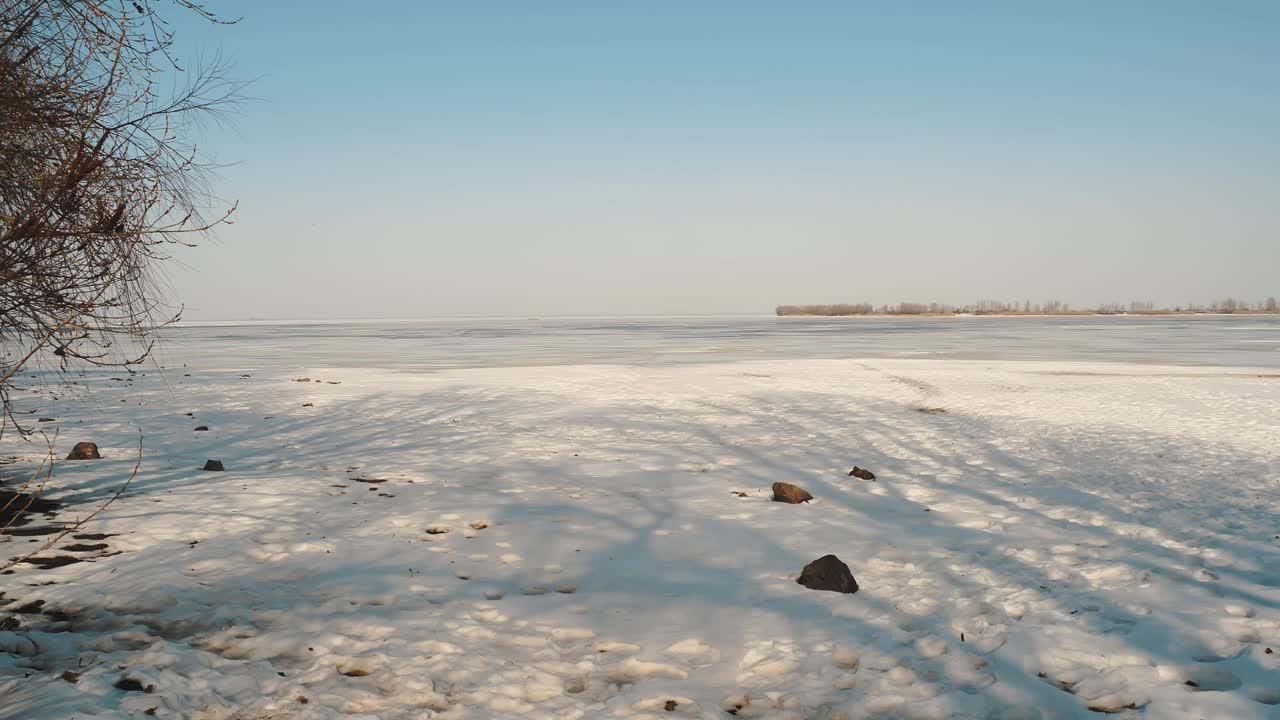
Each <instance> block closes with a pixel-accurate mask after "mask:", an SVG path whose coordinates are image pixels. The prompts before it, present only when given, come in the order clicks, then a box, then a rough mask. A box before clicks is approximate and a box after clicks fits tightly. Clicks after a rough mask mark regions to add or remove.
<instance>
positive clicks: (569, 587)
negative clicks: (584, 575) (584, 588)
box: [556, 583, 578, 595]
mask: <svg viewBox="0 0 1280 720" xmlns="http://www.w3.org/2000/svg"><path fill="white" fill-rule="evenodd" d="M556 592H558V593H560V594H561V595H572V594H574V593H576V592H578V586H577V585H574V584H573V583H560V584H559V585H557V586H556Z"/></svg>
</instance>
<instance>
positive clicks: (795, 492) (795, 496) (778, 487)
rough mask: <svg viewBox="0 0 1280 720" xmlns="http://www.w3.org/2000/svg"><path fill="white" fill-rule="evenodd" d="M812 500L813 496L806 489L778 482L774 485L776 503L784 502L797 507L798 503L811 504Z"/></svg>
mask: <svg viewBox="0 0 1280 720" xmlns="http://www.w3.org/2000/svg"><path fill="white" fill-rule="evenodd" d="M812 499H813V496H812V495H810V494H809V491H808V490H805V489H804V488H801V487H796V486H795V485H792V484H791V483H784V482H776V483H774V484H773V501H774V502H784V503H791V504H792V505H795V504H797V503H804V502H809V501H810V500H812Z"/></svg>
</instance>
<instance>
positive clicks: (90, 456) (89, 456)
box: [67, 442, 102, 460]
mask: <svg viewBox="0 0 1280 720" xmlns="http://www.w3.org/2000/svg"><path fill="white" fill-rule="evenodd" d="M67 459H68V460H100V459H102V456H101V455H99V454H98V446H97V445H94V444H93V443H91V442H78V443H76V446H75V447H73V448H71V452H70V453H69V454H68V455H67Z"/></svg>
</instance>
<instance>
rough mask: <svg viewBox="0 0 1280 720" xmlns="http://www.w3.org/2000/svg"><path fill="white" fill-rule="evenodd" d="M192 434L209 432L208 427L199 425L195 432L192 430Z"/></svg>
mask: <svg viewBox="0 0 1280 720" xmlns="http://www.w3.org/2000/svg"><path fill="white" fill-rule="evenodd" d="M192 432H209V426H208V425H201V426H199V427H197V428H196V429H195V430H193V431H192Z"/></svg>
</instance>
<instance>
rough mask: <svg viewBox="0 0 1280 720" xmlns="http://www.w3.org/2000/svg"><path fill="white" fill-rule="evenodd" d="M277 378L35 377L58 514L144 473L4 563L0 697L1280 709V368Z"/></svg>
mask: <svg viewBox="0 0 1280 720" xmlns="http://www.w3.org/2000/svg"><path fill="white" fill-rule="evenodd" d="M253 370H254V369H253V368H251V367H246V368H235V369H229V370H227V371H219V372H201V371H200V370H199V369H193V370H190V371H189V372H190V373H191V376H190V377H183V376H181V375H180V374H178V373H174V372H172V371H170V372H169V373H168V374H167V375H166V376H165V377H163V378H162V377H160V376H159V375H158V374H156V373H154V372H152V373H149V374H148V375H147V376H145V377H143V376H135V377H134V378H133V379H132V380H131V381H111V380H110V379H109V377H108V376H107V375H101V376H99V375H91V376H88V377H87V378H86V380H85V383H86V386H87V388H88V390H87V392H84V393H81V394H80V395H79V396H78V397H73V398H68V397H63V396H64V395H65V394H64V393H62V392H60V391H58V390H57V389H56V388H53V387H52V386H51V387H49V388H43V387H40V386H38V385H37V386H35V387H34V389H33V391H32V392H30V393H28V397H27V398H26V399H27V400H39V402H38V403H37V404H39V412H40V413H42V414H46V415H50V416H56V417H57V418H58V421H57V422H58V424H59V426H60V428H61V433H62V439H63V440H66V441H68V442H74V441H77V440H93V441H94V442H97V443H98V444H99V446H100V448H101V450H102V453H103V456H104V459H103V460H98V461H85V462H80V463H71V462H68V463H62V464H60V466H59V469H58V480H57V489H58V494H59V495H60V496H61V497H62V498H63V499H66V500H70V501H72V502H74V501H77V500H86V499H91V498H93V497H100V496H101V494H102V493H104V492H107V491H108V490H109V489H110V488H111V487H113V484H114V483H116V482H118V481H119V480H120V479H121V478H122V477H123V476H125V475H126V474H127V473H128V470H129V469H130V468H131V467H132V461H131V459H130V456H131V454H132V453H133V452H134V449H133V448H132V446H131V445H132V443H134V442H135V441H136V430H137V428H138V427H141V428H142V429H143V430H144V431H145V433H146V440H145V443H146V450H145V463H144V465H143V470H142V472H141V473H140V474H139V477H138V479H137V480H136V481H135V485H134V487H133V489H132V490H131V491H130V493H129V494H128V495H127V496H125V497H124V498H123V499H122V500H121V501H120V502H119V503H118V504H117V505H116V506H115V507H114V508H113V509H112V510H111V511H110V512H109V513H108V514H106V515H105V516H104V517H103V518H102V520H100V521H97V522H95V523H94V524H93V526H92V527H91V528H87V531H88V532H90V533H93V534H95V537H96V536H99V535H100V536H102V538H101V543H102V544H105V545H106V546H107V547H106V548H100V549H95V550H92V551H79V556H80V557H82V558H83V559H84V561H82V562H76V563H73V564H68V565H65V566H63V567H57V568H54V569H49V570H40V569H38V568H34V567H24V568H21V569H19V570H18V572H16V573H14V574H12V575H6V576H0V591H3V592H4V597H3V598H2V599H0V603H3V606H0V620H3V619H4V618H8V617H13V618H16V619H17V621H18V625H17V626H16V627H12V624H11V623H10V624H8V625H6V626H5V627H7V628H8V629H5V630H0V717H3V718H14V719H16V718H23V719H24V720H64V719H65V718H73V717H74V718H141V717H148V715H146V713H148V712H149V713H151V715H150V716H154V717H160V718H205V719H212V718H225V719H233V718H234V719H237V720H241V719H243V720H260V719H265V718H322V719H323V718H348V719H349V718H360V719H365V718H367V719H374V718H376V719H378V720H399V719H401V718H406V719H407V718H423V717H438V718H494V717H516V716H520V717H528V718H613V717H619V718H661V717H691V718H725V717H733V716H736V717H739V718H782V719H786V718H794V719H796V720H800V719H806V720H807V719H817V720H822V719H827V720H836V719H838V718H848V719H862V718H867V719H869V718H882V719H890V718H904V719H910V720H915V719H934V718H982V719H984V720H985V719H1005V720H1013V719H1015V718H1016V719H1028V720H1033V719H1046V720H1047V719H1049V718H1090V717H1100V716H1101V714H1111V715H1112V716H1114V717H1118V718H1125V717H1129V718H1149V719H1152V720H1155V719H1159V720H1166V719H1168V720H1172V719H1175V718H1177V719H1184V718H1185V719H1192V718H1195V719H1198V718H1213V719H1214V720H1217V719H1220V718H1242V719H1250V718H1257V719H1271V720H1275V718H1278V717H1280V538H1278V537H1277V536H1278V535H1280V526H1278V523H1277V517H1280V476H1278V473H1280V459H1278V458H1277V457H1276V453H1277V448H1280V437H1278V436H1277V433H1278V432H1280V379H1277V378H1275V377H1274V373H1270V372H1267V371H1258V372H1252V371H1244V370H1240V369H1230V370H1227V369H1222V370H1215V369H1205V368H1194V369H1191V368H1161V367H1146V366H1142V367H1140V366H1126V365H1103V364H1087V365H1086V364H1037V363H965V362H953V361H948V362H936V361H906V360H901V361H899V360H866V361H857V360H850V361H771V362H760V363H735V364H719V365H698V366H682V367H676V366H671V367H622V366H611V367H599V366H596V367H591V366H576V367H541V368H506V369H492V370H460V371H450V372H445V373H438V374H433V375H408V374H400V373H393V372H387V371H382V370H377V369H367V370H352V369H343V370H326V369H324V368H308V369H306V370H305V372H303V371H299V372H298V375H297V376H292V377H273V376H266V375H261V376H260V375H259V374H258V373H255V372H253ZM241 375H250V376H251V377H247V378H245V377H241ZM298 376H305V377H309V378H323V379H324V380H326V381H329V380H332V381H334V382H339V381H340V383H341V384H330V383H329V382H315V381H312V382H309V383H299V382H294V380H295V379H296V377H298ZM178 383H182V384H181V385H180V386H179V385H178ZM51 393H52V394H56V395H58V396H60V397H61V399H59V400H57V401H54V400H52V399H50V394H51ZM122 400H123V401H124V402H121V401H122ZM308 404H309V406H307V407H304V405H308ZM187 412H191V413H192V415H193V417H188V416H187V415H185V414H184V413H187ZM267 417H270V418H271V419H265V418H267ZM196 425H205V426H208V427H209V428H210V430H209V431H208V432H200V433H193V432H192V428H193V427H195V426H196ZM5 443H6V444H5V445H4V446H3V448H0V450H2V452H0V456H4V457H7V456H8V455H17V456H18V457H19V459H18V461H17V462H15V463H12V464H10V465H6V466H5V468H4V469H6V470H9V469H12V470H14V471H15V472H16V471H19V470H21V469H22V468H25V467H31V466H32V463H33V462H34V451H33V449H32V446H29V445H19V444H17V443H11V442H10V441H9V440H8V436H6V441H5ZM209 458H216V459H219V460H221V461H223V463H224V464H225V466H226V470H225V472H222V473H206V472H201V471H200V470H198V468H199V467H200V466H201V465H202V464H203V463H204V461H205V460H206V459H209ZM854 464H857V465H860V466H862V467H867V468H871V469H873V470H874V472H875V473H876V475H877V479H876V480H874V481H867V480H859V479H857V478H851V477H848V476H847V474H846V473H847V471H848V469H849V468H850V467H852V466H853V465H854ZM776 481H785V482H789V483H794V484H796V485H799V486H801V487H803V488H805V489H807V490H808V491H810V492H811V493H812V494H813V495H814V497H815V499H814V500H813V501H812V502H810V503H806V504H801V505H788V504H784V503H775V502H771V501H770V490H769V488H770V485H771V484H772V483H773V482H776ZM77 511H78V510H77V509H76V507H75V506H73V507H72V508H71V509H70V510H69V511H68V512H69V513H70V514H72V515H73V514H74V513H75V512H77ZM69 516H70V515H64V516H63V517H64V519H65V517H69ZM29 539H30V538H28V537H12V538H8V539H7V541H4V542H2V543H0V548H3V550H4V553H5V555H6V556H15V555H18V554H20V553H22V552H25V548H26V547H27V546H28V545H29V543H28V540H29ZM71 542H73V540H71V539H70V538H68V540H67V541H66V542H65V543H64V545H66V544H68V543H71ZM74 542H79V543H87V542H89V541H85V540H76V541H74ZM95 542H96V541H95ZM63 553H66V554H72V555H76V554H77V553H76V552H72V551H69V550H65V551H64V550H62V549H56V550H54V551H51V552H50V553H46V554H52V555H57V554H63ZM827 553H835V554H837V555H839V556H840V558H841V559H842V560H844V561H845V562H846V563H848V565H849V566H850V567H851V568H852V570H853V573H854V575H855V576H856V578H857V581H858V584H859V585H860V590H859V592H858V593H857V594H855V595H843V594H839V593H827V592H815V591H810V590H807V589H805V588H804V587H802V586H800V585H798V584H796V582H795V577H796V576H797V574H798V573H799V571H800V569H801V568H802V567H803V566H804V564H805V563H807V562H809V561H811V560H813V559H815V558H817V557H819V556H821V555H824V554H827ZM1269 649H1270V650H1272V652H1270V653H1268V650H1269Z"/></svg>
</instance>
